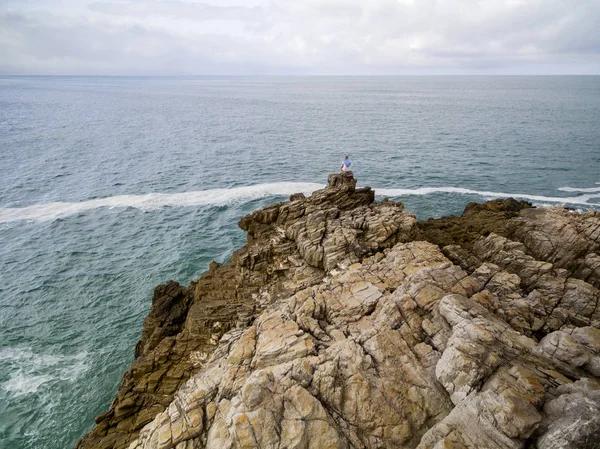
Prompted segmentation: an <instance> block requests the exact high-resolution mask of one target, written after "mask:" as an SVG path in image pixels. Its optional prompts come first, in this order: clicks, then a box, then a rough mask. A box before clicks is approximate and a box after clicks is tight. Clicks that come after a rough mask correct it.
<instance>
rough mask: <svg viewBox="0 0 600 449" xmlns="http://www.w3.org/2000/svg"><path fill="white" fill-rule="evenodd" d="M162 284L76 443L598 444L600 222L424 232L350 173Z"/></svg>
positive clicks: (471, 224) (528, 212) (482, 224)
mask: <svg viewBox="0 0 600 449" xmlns="http://www.w3.org/2000/svg"><path fill="white" fill-rule="evenodd" d="M328 181H329V185H328V187H326V188H325V189H323V190H320V191H317V192H315V193H314V194H313V195H312V196H310V197H309V198H305V197H304V195H302V194H297V195H292V197H291V198H290V201H287V202H283V203H279V204H275V205H273V206H270V207H267V208H265V209H262V210H259V211H256V212H254V213H252V214H250V215H248V216H246V217H244V218H242V219H241V220H240V223H239V225H240V227H241V228H242V229H243V230H244V231H246V232H247V234H248V242H247V244H246V245H245V246H244V247H243V248H241V249H240V250H238V251H236V252H235V253H234V254H233V255H232V257H231V259H230V261H229V262H227V263H225V264H222V265H219V264H217V263H214V262H213V263H212V264H211V265H210V268H209V270H208V271H207V272H206V273H205V274H204V275H203V276H201V277H200V278H199V279H198V280H196V281H194V282H192V283H191V285H190V286H189V287H184V286H181V285H179V284H177V283H176V282H169V283H167V284H165V285H161V286H159V287H157V288H156V289H155V292H154V297H153V299H152V308H151V311H150V313H149V315H148V317H147V318H146V320H145V322H144V327H143V331H142V337H141V339H140V341H139V342H138V344H137V346H136V348H135V360H134V362H133V363H132V365H131V367H130V368H129V370H128V371H127V372H126V373H125V374H124V376H123V379H122V382H121V385H120V388H119V391H118V393H117V396H116V397H115V399H114V401H113V403H112V405H111V407H110V409H109V410H108V411H107V412H105V413H103V414H101V415H99V416H98V417H97V418H96V423H97V426H96V427H95V428H94V429H93V430H92V431H91V432H89V433H88V434H87V435H86V436H85V437H84V438H83V439H82V440H81V441H80V442H79V443H78V444H77V448H78V449H88V448H102V449H109V448H114V449H123V448H129V449H142V448H148V449H149V448H153V449H154V448H165V449H166V448H176V449H192V448H194V449H195V448H215V449H227V448H264V449H266V448H290V449H291V448H298V449H300V448H315V449H316V448H419V449H451V448H455V449H465V448H469V449H487V448H489V449H517V448H529V449H532V448H537V449H559V448H561V449H563V448H564V449H574V448H581V449H598V448H600V307H598V305H599V301H600V290H599V289H600V213H598V212H587V213H584V214H581V213H577V212H574V211H570V210H567V209H564V208H560V207H559V208H552V209H537V208H533V207H531V205H530V204H528V203H525V202H518V201H515V200H513V199H507V200H498V201H491V202H488V203H485V204H475V203H471V204H469V205H467V207H466V209H465V211H464V213H463V214H462V215H461V216H459V217H445V218H441V219H430V220H428V221H425V222H417V220H416V219H415V217H414V215H412V214H410V213H409V212H407V211H406V210H404V207H403V205H402V203H397V202H392V201H389V200H383V201H381V202H375V201H374V198H375V197H374V192H373V190H371V189H370V188H369V187H364V188H356V180H355V179H354V178H353V177H352V175H343V174H339V175H338V174H336V175H330V176H329V180H328Z"/></svg>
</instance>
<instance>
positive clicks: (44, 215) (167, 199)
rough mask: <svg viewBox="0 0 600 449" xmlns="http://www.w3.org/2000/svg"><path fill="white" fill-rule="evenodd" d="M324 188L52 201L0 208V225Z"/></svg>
mask: <svg viewBox="0 0 600 449" xmlns="http://www.w3.org/2000/svg"><path fill="white" fill-rule="evenodd" d="M322 188H323V185H321V184H313V183H296V182H279V183H273V184H258V185H255V186H247V187H235V188H231V189H211V190H200V191H194V192H183V193H149V194H146V195H119V196H112V197H107V198H98V199H94V200H89V201H81V202H74V203H66V202H54V203H42V204H34V205H32V206H27V207H21V208H16V207H15V208H0V223H7V222H10V221H18V220H32V221H46V220H55V219H57V218H63V217H68V216H69V215H76V214H79V213H81V212H85V211H88V210H92V209H98V208H101V207H108V208H124V207H134V208H136V209H139V210H143V211H147V210H155V209H160V208H162V207H166V206H175V207H184V206H222V205H226V204H233V203H242V202H248V201H252V200H255V199H258V198H264V197H272V196H285V195H291V194H292V193H297V192H303V193H307V194H308V193H312V192H314V191H315V190H318V189H322Z"/></svg>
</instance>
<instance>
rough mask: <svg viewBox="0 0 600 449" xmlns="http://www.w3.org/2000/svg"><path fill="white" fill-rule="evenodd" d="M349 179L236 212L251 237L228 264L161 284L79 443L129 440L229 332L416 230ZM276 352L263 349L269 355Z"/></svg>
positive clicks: (112, 444) (397, 208) (396, 207)
mask: <svg viewBox="0 0 600 449" xmlns="http://www.w3.org/2000/svg"><path fill="white" fill-rule="evenodd" d="M355 186H356V180H355V179H354V177H353V176H352V174H347V173H346V174H343V175H332V177H331V179H330V183H329V185H328V186H327V187H326V188H325V189H323V190H320V191H317V192H314V194H313V195H312V196H311V197H310V198H304V196H303V195H294V196H293V198H292V200H291V201H289V202H284V203H280V204H276V205H273V206H271V207H267V208H266V209H263V210H259V211H256V212H254V213H252V214H250V215H248V216H247V217H244V218H242V219H241V220H240V223H239V225H240V227H241V228H242V229H243V230H245V231H247V232H248V244H247V245H246V246H244V247H243V248H242V249H240V250H238V251H236V252H235V253H234V254H233V256H232V257H231V260H230V261H229V262H228V263H226V264H223V265H219V264H217V263H214V262H213V263H211V265H210V267H209V270H208V272H206V273H205V274H204V275H203V276H202V277H200V278H199V279H198V280H196V281H194V282H192V284H191V285H190V287H189V288H184V287H182V286H179V285H178V284H176V283H173V282H171V283H168V284H166V285H165V286H161V287H157V291H156V292H155V297H154V299H153V304H152V309H151V311H150V314H149V316H148V318H147V320H146V322H145V324H144V330H143V332H142V338H141V339H140V341H139V343H138V344H137V346H136V352H135V354H136V360H135V361H134V363H133V364H132V366H131V367H130V369H129V370H128V371H127V372H126V373H125V374H124V376H123V379H122V381H121V385H120V387H119V391H118V393H117V396H116V398H115V400H114V401H113V404H112V405H111V408H110V410H108V411H107V412H105V413H103V414H102V415H99V416H98V417H97V418H96V423H97V427H96V428H95V429H94V430H92V431H91V432H90V433H89V434H88V435H86V436H85V437H84V438H83V439H82V440H81V441H80V442H79V443H78V445H77V447H78V448H81V449H83V448H89V447H96V446H97V445H98V444H99V442H100V441H102V442H103V443H102V444H103V445H104V446H105V447H107V448H115V449H119V448H124V447H127V446H128V445H129V442H130V441H131V440H132V439H133V438H135V437H136V436H137V433H138V432H139V430H140V429H141V428H142V427H143V426H144V425H145V424H147V423H148V421H149V420H151V419H152V418H154V417H155V416H156V415H157V413H159V412H161V411H163V410H165V408H166V407H167V406H169V404H170V403H171V402H172V400H173V395H174V393H175V392H176V391H177V389H178V388H180V386H181V385H182V384H183V383H185V381H186V380H188V379H189V378H190V376H191V375H192V374H194V373H196V372H198V371H200V370H201V369H202V366H203V365H204V364H205V363H206V361H207V360H208V359H209V358H210V356H211V354H212V352H213V351H214V350H215V348H216V347H217V344H218V343H219V341H220V339H221V338H222V336H223V335H224V334H225V333H226V332H228V331H229V330H231V329H234V328H240V327H243V326H246V325H248V324H249V323H250V322H252V321H253V320H254V319H255V317H256V316H257V314H258V313H259V312H260V311H261V310H262V309H264V308H265V307H266V306H268V305H269V304H270V303H272V302H273V301H276V300H277V299H278V298H281V297H284V296H289V295H291V294H293V293H294V292H296V291H298V290H301V289H304V288H306V287H308V286H311V285H314V284H316V283H318V282H321V280H322V279H323V278H324V277H325V276H326V275H327V273H328V272H329V271H331V270H334V269H335V268H336V267H337V266H338V265H340V264H341V265H343V266H347V265H350V264H352V263H355V262H358V261H360V260H361V259H362V258H364V257H367V256H370V255H372V254H374V253H376V252H378V251H381V250H383V249H385V248H390V247H392V246H393V245H395V244H396V243H398V242H406V241H410V240H412V239H413V237H414V235H415V233H416V220H415V217H414V215H412V214H410V213H408V212H406V211H404V208H403V206H402V204H401V203H392V202H389V201H388V202H382V203H374V202H373V201H374V197H375V195H374V192H373V191H372V190H371V189H370V188H368V187H365V188H361V189H356V188H355ZM302 344H306V345H310V344H312V340H306V342H305V343H302ZM302 344H299V346H298V350H299V351H300V352H302V350H303V349H302V348H301V347H300V346H302ZM281 347H282V348H283V349H281V351H283V352H286V353H289V354H293V353H291V352H289V348H287V347H286V346H285V345H282V346H281ZM274 355H276V353H271V354H268V353H266V354H264V357H265V360H268V359H269V357H273V356H274Z"/></svg>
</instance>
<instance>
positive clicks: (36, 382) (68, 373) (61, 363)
mask: <svg viewBox="0 0 600 449" xmlns="http://www.w3.org/2000/svg"><path fill="white" fill-rule="evenodd" d="M87 359H88V354H87V352H80V353H77V354H74V355H64V354H59V355H54V354H37V353H35V352H33V351H32V350H31V348H15V347H12V348H5V349H2V350H0V360H2V361H3V362H4V363H5V364H6V365H7V368H8V373H9V378H8V380H7V381H5V382H4V383H3V384H2V390H4V391H6V392H7V393H10V394H11V396H13V397H19V396H24V395H28V394H32V393H36V392H37V391H38V390H40V389H41V388H42V387H44V386H46V385H49V384H52V383H55V382H64V381H66V382H74V381H76V380H77V379H79V378H80V377H81V376H82V375H83V374H84V373H85V372H86V371H87V370H88V369H89V365H88V363H87Z"/></svg>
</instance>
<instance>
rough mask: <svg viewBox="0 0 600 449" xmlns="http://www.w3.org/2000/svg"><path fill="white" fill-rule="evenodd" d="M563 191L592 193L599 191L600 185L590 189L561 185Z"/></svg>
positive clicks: (560, 188)
mask: <svg viewBox="0 0 600 449" xmlns="http://www.w3.org/2000/svg"><path fill="white" fill-rule="evenodd" d="M596 184H600V183H596ZM558 190H560V191H561V192H590V193H594V192H596V193H598V192H600V187H591V188H588V189H580V188H578V187H559V189H558Z"/></svg>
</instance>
